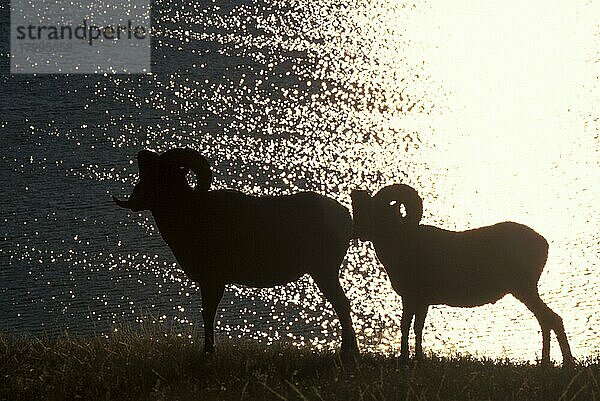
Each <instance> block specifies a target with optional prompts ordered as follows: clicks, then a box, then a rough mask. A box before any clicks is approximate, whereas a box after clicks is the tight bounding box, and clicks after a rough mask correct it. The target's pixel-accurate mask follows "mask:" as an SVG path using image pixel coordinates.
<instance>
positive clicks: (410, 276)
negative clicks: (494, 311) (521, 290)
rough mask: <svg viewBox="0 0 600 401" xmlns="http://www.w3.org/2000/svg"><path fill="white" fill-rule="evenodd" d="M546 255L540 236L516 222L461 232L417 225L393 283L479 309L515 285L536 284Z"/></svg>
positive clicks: (435, 300) (436, 300)
mask: <svg viewBox="0 0 600 401" xmlns="http://www.w3.org/2000/svg"><path fill="white" fill-rule="evenodd" d="M547 255H548V243H547V241H546V240H545V239H544V237H542V236H541V235H540V234H538V233H537V232H535V231H534V230H533V229H531V228H529V227H527V226H525V225H522V224H518V223H513V222H504V223H498V224H495V225H492V226H487V227H481V228H477V229H472V230H467V231H460V232H455V231H448V230H443V229H440V228H437V227H432V226H419V228H418V229H417V233H415V236H414V237H413V238H412V239H408V240H407V247H406V248H405V256H404V257H403V258H402V261H401V262H400V263H401V264H402V265H404V266H402V267H401V266H398V267H397V268H396V270H398V271H401V274H399V275H397V279H398V283H401V282H402V283H403V284H398V285H400V286H401V287H402V288H401V291H405V292H407V291H408V292H415V291H416V292H418V293H420V294H422V296H423V297H426V298H428V299H429V300H430V301H431V303H432V304H436V303H443V304H448V305H455V306H475V305H481V304H485V303H489V302H494V301H496V300H497V299H500V298H501V297H503V296H504V295H505V294H507V293H508V292H510V291H511V290H512V289H515V288H518V286H520V285H522V286H533V285H536V284H537V281H538V280H539V277H540V274H541V272H542V270H543V268H544V265H545V262H546V258H547ZM392 270H394V269H392ZM392 275H394V272H392V273H391V274H390V276H392ZM400 276H402V277H400Z"/></svg>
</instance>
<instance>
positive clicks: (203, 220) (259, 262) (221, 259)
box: [187, 191, 352, 287]
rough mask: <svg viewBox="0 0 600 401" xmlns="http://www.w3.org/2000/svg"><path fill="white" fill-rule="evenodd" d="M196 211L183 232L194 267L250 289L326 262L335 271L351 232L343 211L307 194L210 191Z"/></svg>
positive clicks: (330, 201) (327, 200) (283, 280)
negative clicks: (198, 265) (189, 234)
mask: <svg viewBox="0 0 600 401" xmlns="http://www.w3.org/2000/svg"><path fill="white" fill-rule="evenodd" d="M196 207H198V208H201V209H202V210H197V211H195V212H194V213H193V215H194V216H195V218H193V219H190V220H189V221H188V222H187V224H188V225H193V226H194V228H193V229H192V228H190V230H188V231H190V232H193V233H194V234H193V236H192V237H190V238H189V241H191V242H193V243H194V245H193V248H194V249H195V250H196V252H194V258H195V259H197V262H195V263H202V264H203V265H204V266H203V268H202V271H203V272H207V271H209V272H210V271H213V272H216V273H218V274H220V275H222V276H223V277H225V280H226V281H227V282H233V283H238V284H244V285H250V286H256V287H267V286H272V285H275V284H283V283H287V282H289V281H292V280H295V279H297V278H298V277H300V276H301V275H303V274H304V273H312V272H313V271H315V270H317V273H318V270H319V269H322V268H323V266H324V265H327V266H328V265H329V264H331V263H337V264H338V267H339V262H341V259H342V258H343V256H344V254H345V252H346V250H347V247H348V244H349V239H350V235H351V230H352V220H351V217H350V213H349V211H348V210H347V209H346V208H345V207H344V206H342V205H340V204H339V203H337V202H336V201H334V200H333V199H330V198H327V197H324V196H322V195H319V194H316V193H312V192H303V193H299V194H294V195H287V196H265V197H255V196H250V195H245V194H243V193H240V192H237V191H210V192H207V193H206V194H204V195H202V198H201V199H199V201H198V202H197V205H196ZM340 255H341V256H340ZM332 261H333V262H332ZM335 261H337V262H335Z"/></svg>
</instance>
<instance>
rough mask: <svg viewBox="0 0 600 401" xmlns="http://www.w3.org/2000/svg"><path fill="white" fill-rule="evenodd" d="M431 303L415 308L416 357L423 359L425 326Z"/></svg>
mask: <svg viewBox="0 0 600 401" xmlns="http://www.w3.org/2000/svg"><path fill="white" fill-rule="evenodd" d="M428 309H429V305H419V306H417V307H416V308H415V325H414V329H415V359H423V327H424V326H425V318H426V317H427V310H428Z"/></svg>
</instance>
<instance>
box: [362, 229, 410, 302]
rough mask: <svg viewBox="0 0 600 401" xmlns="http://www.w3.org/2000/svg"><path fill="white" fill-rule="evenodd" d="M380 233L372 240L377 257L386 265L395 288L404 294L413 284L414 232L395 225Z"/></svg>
mask: <svg viewBox="0 0 600 401" xmlns="http://www.w3.org/2000/svg"><path fill="white" fill-rule="evenodd" d="M379 234H380V235H376V236H375V238H373V241H372V242H373V247H374V248H375V253H376V254H377V259H378V260H379V261H380V262H381V264H382V265H383V266H384V268H385V270H386V272H387V274H388V276H389V278H390V281H391V282H392V286H393V287H394V290H396V292H398V293H399V294H401V295H402V294H403V293H405V292H406V291H407V290H409V288H407V286H410V285H411V277H412V276H413V272H412V269H413V266H414V263H412V260H413V254H414V240H415V238H414V235H413V234H414V233H408V232H406V229H404V228H403V227H395V228H392V229H388V230H386V231H385V232H380V233H379Z"/></svg>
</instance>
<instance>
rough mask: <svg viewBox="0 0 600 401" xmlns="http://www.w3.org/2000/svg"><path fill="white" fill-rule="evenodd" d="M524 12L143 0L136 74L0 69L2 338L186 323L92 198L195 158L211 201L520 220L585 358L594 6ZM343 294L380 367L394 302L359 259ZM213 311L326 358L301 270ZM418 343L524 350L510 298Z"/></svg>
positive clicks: (598, 343) (236, 295)
mask: <svg viewBox="0 0 600 401" xmlns="http://www.w3.org/2000/svg"><path fill="white" fill-rule="evenodd" d="M467 3H469V4H467ZM541 4H542V3H541V2H533V3H531V4H529V5H523V4H521V3H518V4H517V3H516V2H508V3H503V5H502V6H498V5H496V6H493V5H491V4H486V2H481V3H480V4H478V5H475V6H474V5H473V4H470V2H463V1H459V2H453V3H452V8H449V6H447V5H445V2H441V1H440V2H425V1H416V2H414V3H402V2H392V1H377V0H371V1H365V0H356V1H352V2H346V3H344V2H326V1H308V0H306V1H304V0H300V1H277V0H273V1H266V2H260V1H251V0H247V1H241V0H239V1H222V0H216V1H214V2H190V4H187V3H185V2H181V1H179V0H174V1H172V2H169V1H164V0H158V1H157V2H156V4H155V5H154V10H153V12H154V15H153V20H154V24H155V28H156V32H155V35H154V37H155V40H154V47H155V48H154V54H153V59H154V65H153V74H152V75H144V76H127V75H119V76H80V75H71V76H37V77H34V76H26V75H24V76H10V75H8V74H5V75H3V76H2V77H0V83H1V88H2V90H1V91H0V105H1V106H2V111H1V113H0V128H1V129H2V146H1V148H0V155H1V157H0V163H1V170H0V171H1V173H2V184H3V189H4V190H3V191H2V195H0V222H1V224H0V235H2V242H1V245H0V281H1V282H2V285H0V328H1V329H2V330H3V331H5V332H11V333H33V334H39V333H49V334H57V333H60V332H63V331H65V330H66V331H68V332H69V333H73V334H90V333H95V334H101V333H106V332H108V331H110V330H113V329H114V327H115V325H119V324H122V323H129V324H133V325H136V324H139V323H144V324H154V323H157V324H158V323H162V324H166V325H168V326H174V327H175V329H177V328H181V329H182V330H183V328H184V327H186V326H194V327H198V328H201V318H200V306H199V305H200V292H199V289H198V287H196V286H195V285H194V284H193V283H191V282H189V281H187V280H186V278H185V276H184V274H183V273H182V272H181V271H180V270H179V268H178V266H177V265H176V263H175V261H174V258H173V256H172V255H171V253H170V251H169V249H168V247H167V246H166V245H165V244H164V243H163V241H162V240H161V238H160V235H159V233H158V232H157V230H156V227H155V226H154V222H153V220H152V217H151V215H150V214H149V213H147V212H146V213H127V212H126V211H124V210H122V209H118V208H116V207H115V206H114V204H112V202H111V201H110V196H109V195H110V194H116V195H119V196H126V195H129V194H130V193H131V189H132V187H133V185H134V184H135V182H136V180H137V176H136V174H137V165H136V164H135V163H134V158H135V154H136V153H137V151H138V150H140V149H142V148H151V149H155V150H158V151H164V150H166V149H169V148H172V147H175V146H192V147H194V148H196V149H199V150H200V151H201V152H202V153H203V154H204V155H206V156H207V158H208V159H209V160H210V161H211V163H212V165H213V166H214V171H215V186H216V187H217V188H237V189H240V190H242V191H244V192H247V193H253V194H270V195H273V194H285V193H293V192H297V191H302V190H314V191H318V192H320V193H323V194H327V195H329V196H332V197H334V198H335V199H337V200H339V201H340V202H341V203H343V204H345V205H347V206H349V201H350V199H349V193H350V190H351V189H354V188H369V189H371V190H377V189H379V188H380V187H382V186H384V185H387V184H390V183H393V182H398V181H402V182H404V183H408V184H410V185H412V186H414V187H415V188H417V189H418V190H419V192H420V193H421V195H422V196H423V198H424V204H425V214H424V220H423V221H424V222H425V223H427V224H435V225H439V226H441V227H444V228H449V229H466V228H470V227H476V226H481V225H486V224H492V223H495V222H497V221H503V220H514V221H519V222H522V223H525V224H528V225H530V226H532V227H534V228H535V229H536V230H537V231H539V232H540V233H542V234H543V235H544V236H545V237H546V238H547V239H548V241H549V242H550V257H549V260H548V263H547V265H546V268H545V271H544V273H543V275H542V278H541V280H540V284H539V285H540V292H541V294H542V298H543V299H544V300H545V301H546V302H547V303H548V304H549V305H550V306H551V307H552V308H553V309H554V310H556V311H557V312H558V313H559V314H561V315H562V316H563V318H564V320H565V327H566V330H567V334H568V335H569V337H570V340H571V345H572V348H573V351H574V355H575V356H576V357H579V358H583V357H586V356H589V355H592V354H594V353H597V351H598V350H599V349H600V340H599V331H598V330H599V329H598V327H600V320H599V317H598V316H599V315H598V314H597V312H598V310H599V306H600V296H599V295H598V288H599V286H600V277H599V275H598V273H597V272H598V268H599V267H600V255H599V244H600V235H599V227H600V224H599V223H600V220H599V216H600V210H599V207H598V200H599V199H600V194H599V192H598V185H597V177H598V176H600V165H599V158H598V155H599V151H600V141H599V138H598V128H599V126H598V117H597V116H598V111H599V109H598V104H600V103H599V102H598V100H600V99H599V96H598V94H599V93H600V91H598V89H599V88H598V83H599V82H598V76H599V73H600V70H599V67H598V66H599V65H600V63H598V57H599V54H600V53H599V47H598V45H597V43H596V42H594V38H597V35H598V34H599V33H600V25H599V24H598V22H597V21H598V18H597V17H598V15H600V13H599V12H598V11H599V10H598V6H597V5H594V4H593V3H592V2H591V1H587V2H585V1H574V2H570V3H569V4H568V5H562V6H559V5H551V6H550V5H547V4H544V6H543V7H542V6H541ZM2 7H3V8H2V11H3V12H2V16H3V17H2V18H3V21H2V22H3V23H6V21H7V19H6V18H7V16H6V12H7V9H6V6H2ZM3 53H4V56H6V48H4V49H3ZM341 280H342V284H343V286H344V288H345V290H346V292H347V294H348V296H349V297H350V299H351V302H352V309H353V311H354V315H353V318H354V322H355V328H356V329H357V333H358V335H359V342H360V344H361V346H362V348H363V349H367V350H372V351H376V352H384V353H397V352H398V351H399V320H400V313H401V308H400V298H399V297H398V296H397V295H396V294H395V293H394V292H393V290H392V289H391V286H390V284H389V282H388V280H387V277H386V275H385V273H384V272H383V271H382V269H381V268H380V266H379V265H378V264H377V262H376V261H375V259H374V253H373V250H372V247H371V245H370V244H368V243H360V244H356V243H353V244H352V246H351V247H350V250H349V253H348V256H347V258H346V261H345V262H344V264H343V266H342V279H341ZM217 320H218V333H219V335H220V336H229V337H232V338H244V339H256V340H258V341H263V342H265V343H269V342H271V341H276V340H280V339H289V340H291V341H293V342H294V343H297V344H310V345H311V346H314V347H315V348H323V347H325V348H331V347H335V346H337V345H338V344H339V326H338V323H337V320H336V317H335V315H334V313H333V311H332V309H331V306H330V305H329V304H328V303H326V302H325V301H324V300H323V298H322V296H321V294H320V293H319V291H318V290H317V289H316V287H315V286H314V284H313V283H312V282H311V280H310V278H308V277H303V278H302V279H301V280H300V281H298V282H296V283H292V284H290V285H287V286H285V287H278V288H275V289H269V290H255V289H249V288H242V287H234V286H231V287H228V289H227V292H226V294H225V297H224V299H223V301H222V302H221V305H220V308H219V311H218V317H217ZM424 346H425V349H426V350H430V351H434V352H438V353H441V354H449V353H452V352H461V353H470V354H474V355H479V356H489V357H510V358H515V359H520V360H534V359H535V358H536V356H537V357H539V356H540V352H541V351H540V350H541V335H540V334H539V329H538V326H537V322H536V321H535V319H534V318H533V316H532V315H531V314H530V313H529V312H528V311H527V309H526V308H525V307H524V306H522V305H521V304H519V303H518V302H517V301H515V300H514V299H513V298H511V297H506V298H504V299H502V300H501V301H499V302H497V303H496V304H495V305H487V306H484V307H480V308H474V309H459V308H449V307H444V306H437V307H433V309H432V310H431V311H430V313H429V315H428V319H427V323H426V326H425V335H424ZM553 357H555V358H558V359H559V354H558V346H557V345H556V343H553Z"/></svg>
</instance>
